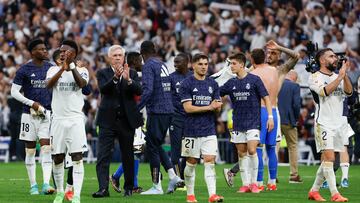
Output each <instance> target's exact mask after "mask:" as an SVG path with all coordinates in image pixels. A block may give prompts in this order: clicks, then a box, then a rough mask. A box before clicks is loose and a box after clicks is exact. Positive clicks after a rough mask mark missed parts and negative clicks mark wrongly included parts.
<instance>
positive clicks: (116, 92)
mask: <svg viewBox="0 0 360 203" xmlns="http://www.w3.org/2000/svg"><path fill="white" fill-rule="evenodd" d="M113 76H114V71H113V70H112V68H111V67H108V68H105V69H102V70H99V71H98V72H97V74H96V78H97V80H98V86H99V89H100V93H101V102H100V106H99V109H98V112H97V118H96V124H97V125H99V127H102V128H112V127H114V124H115V121H116V115H117V109H116V108H117V107H118V106H119V105H121V102H122V105H123V106H124V111H125V116H126V117H127V120H128V122H129V124H130V126H131V127H132V128H134V129H135V128H137V127H139V126H141V125H142V124H143V119H142V115H141V113H140V111H139V110H138V108H137V104H136V102H135V99H134V97H135V95H141V93H142V88H141V85H140V78H139V77H138V75H137V72H136V71H135V70H132V69H130V78H131V79H132V84H130V85H128V84H127V81H125V80H124V79H121V81H119V82H118V83H117V84H115V83H114V81H113Z"/></svg>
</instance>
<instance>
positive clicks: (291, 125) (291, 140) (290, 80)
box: [278, 70, 302, 183]
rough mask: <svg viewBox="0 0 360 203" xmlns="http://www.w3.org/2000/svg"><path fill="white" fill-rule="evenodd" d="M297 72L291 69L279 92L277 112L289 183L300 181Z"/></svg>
mask: <svg viewBox="0 0 360 203" xmlns="http://www.w3.org/2000/svg"><path fill="white" fill-rule="evenodd" d="M296 80H297V73H296V72H295V71H294V70H291V71H290V72H289V73H288V74H287V75H286V79H285V81H284V83H283V85H282V87H281V90H280V92H279V97H278V98H279V102H278V105H279V112H280V118H281V133H282V134H283V135H285V139H286V143H287V147H288V151H289V160H290V161H289V162H290V179H289V183H301V182H302V180H301V178H300V176H299V174H298V165H297V160H298V157H297V144H298V132H297V128H296V125H297V121H298V119H299V115H300V107H301V98H300V86H299V84H297V83H296Z"/></svg>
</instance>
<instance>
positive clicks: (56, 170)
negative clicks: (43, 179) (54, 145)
mask: <svg viewBox="0 0 360 203" xmlns="http://www.w3.org/2000/svg"><path fill="white" fill-rule="evenodd" d="M53 174H54V180H55V184H56V187H57V188H56V191H57V192H64V162H61V163H60V164H55V163H54V165H53Z"/></svg>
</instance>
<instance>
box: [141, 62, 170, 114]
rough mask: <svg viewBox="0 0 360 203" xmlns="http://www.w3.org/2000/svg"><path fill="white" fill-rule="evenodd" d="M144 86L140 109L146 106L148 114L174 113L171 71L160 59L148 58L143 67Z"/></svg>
mask: <svg viewBox="0 0 360 203" xmlns="http://www.w3.org/2000/svg"><path fill="white" fill-rule="evenodd" d="M142 88H143V93H142V95H141V100H140V103H139V105H138V107H139V109H142V108H144V107H145V106H146V112H147V113H148V114H169V113H173V111H174V108H173V104H172V100H171V91H170V90H171V84H170V77H169V71H168V69H167V67H166V65H165V64H164V63H163V62H162V61H160V60H159V59H157V58H149V59H148V60H146V62H145V64H144V66H143V68H142Z"/></svg>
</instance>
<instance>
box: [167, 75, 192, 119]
mask: <svg viewBox="0 0 360 203" xmlns="http://www.w3.org/2000/svg"><path fill="white" fill-rule="evenodd" d="M192 74H193V73H192V72H190V71H189V72H187V73H186V74H185V75H183V74H181V73H179V72H177V71H175V72H173V73H171V74H170V83H171V95H172V103H173V105H174V111H175V113H177V114H181V115H185V114H186V113H185V110H184V107H183V105H182V103H181V98H180V94H179V90H180V83H181V82H182V81H183V80H184V79H185V78H187V77H188V76H190V75H192Z"/></svg>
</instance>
